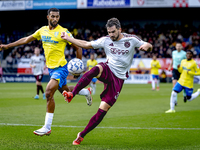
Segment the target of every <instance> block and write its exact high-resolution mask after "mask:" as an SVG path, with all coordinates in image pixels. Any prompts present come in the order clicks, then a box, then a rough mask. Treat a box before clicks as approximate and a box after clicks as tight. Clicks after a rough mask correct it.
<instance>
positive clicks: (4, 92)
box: [0, 83, 200, 150]
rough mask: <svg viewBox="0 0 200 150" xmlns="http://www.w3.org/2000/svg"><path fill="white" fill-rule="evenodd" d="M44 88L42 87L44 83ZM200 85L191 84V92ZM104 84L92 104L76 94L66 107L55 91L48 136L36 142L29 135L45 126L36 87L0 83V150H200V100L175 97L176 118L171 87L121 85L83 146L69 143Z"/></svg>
mask: <svg viewBox="0 0 200 150" xmlns="http://www.w3.org/2000/svg"><path fill="white" fill-rule="evenodd" d="M43 86H44V87H45V86H46V83H43ZM199 87H200V86H199V85H197V84H195V85H194V91H195V92H196V90H197V89H198V88H199ZM102 90H103V84H97V91H96V95H94V96H93V105H92V106H91V107H89V106H87V104H86V100H85V98H84V97H82V96H79V95H77V96H76V97H75V98H74V99H73V100H72V102H71V103H69V104H68V103H66V102H65V101H64V98H63V97H62V95H61V94H60V93H59V92H58V91H57V92H56V94H55V96H54V98H55V101H56V109H55V114H54V120H53V124H52V133H51V135H50V136H43V137H39V136H36V135H34V134H33V131H34V130H36V129H39V128H41V127H42V125H43V124H44V119H45V114H46V101H45V100H43V99H42V96H41V95H40V99H39V100H34V99H33V97H34V96H35V92H36V86H35V84H34V83H6V84H3V83H0V149H1V150H4V149H5V150H12V149H16V150H28V149H34V150H36V149H37V150H45V149H49V150H62V149H63V150H173V149H174V150H175V149H177V150H194V149H197V150H199V149H200V97H198V98H197V99H195V100H193V101H192V102H187V103H184V102H183V95H182V93H180V94H179V95H178V106H177V107H176V113H175V114H165V113H164V112H165V111H166V110H168V109H169V100H170V95H171V91H172V84H161V85H160V91H151V85H150V84H147V85H138V84H125V85H124V87H123V89H122V92H121V94H120V96H119V98H118V100H117V102H116V103H115V105H114V106H113V108H111V109H110V110H109V112H108V113H107V115H106V116H105V118H104V120H103V121H102V122H101V123H100V124H99V126H98V128H96V129H94V130H93V131H92V132H90V133H89V134H88V135H87V136H85V138H84V140H83V142H82V143H81V145H78V146H73V145H72V141H73V140H74V139H75V138H76V135H77V133H78V132H80V131H82V130H83V129H84V127H85V126H86V125H87V123H88V121H89V119H90V118H91V117H92V116H93V115H94V114H95V113H96V111H97V109H98V107H99V104H100V97H99V95H100V93H101V92H102Z"/></svg>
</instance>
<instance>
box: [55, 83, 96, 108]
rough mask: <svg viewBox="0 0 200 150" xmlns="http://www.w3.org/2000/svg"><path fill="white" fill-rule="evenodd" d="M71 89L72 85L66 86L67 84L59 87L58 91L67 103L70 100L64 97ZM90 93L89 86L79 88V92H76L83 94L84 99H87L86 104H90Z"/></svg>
mask: <svg viewBox="0 0 200 150" xmlns="http://www.w3.org/2000/svg"><path fill="white" fill-rule="evenodd" d="M73 89H74V86H67V85H64V86H63V87H62V88H61V89H59V91H60V93H61V94H62V95H63V96H64V97H65V101H67V102H68V103H69V102H70V101H68V100H67V99H66V97H67V94H68V92H72V91H73ZM91 93H92V88H90V87H89V88H87V89H82V90H80V91H79V93H78V94H79V95H83V96H85V98H86V100H87V104H88V105H89V106H91V105H92V96H91Z"/></svg>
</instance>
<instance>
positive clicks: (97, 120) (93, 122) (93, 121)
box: [80, 108, 107, 138]
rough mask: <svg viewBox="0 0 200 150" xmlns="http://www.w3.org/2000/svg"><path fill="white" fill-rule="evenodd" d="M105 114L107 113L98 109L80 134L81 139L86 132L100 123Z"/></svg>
mask: <svg viewBox="0 0 200 150" xmlns="http://www.w3.org/2000/svg"><path fill="white" fill-rule="evenodd" d="M106 113H107V111H104V110H102V109H100V108H99V109H98V111H97V113H96V114H95V115H94V116H93V117H92V118H91V119H90V121H89V123H88V125H87V126H86V127H85V129H84V130H83V131H82V132H81V133H80V136H81V137H82V138H83V137H84V136H85V135H86V134H87V133H88V132H90V131H91V130H93V129H94V128H95V127H96V126H97V125H98V124H99V123H100V122H101V121H102V119H103V118H104V116H105V115H106Z"/></svg>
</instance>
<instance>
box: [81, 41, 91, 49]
mask: <svg viewBox="0 0 200 150" xmlns="http://www.w3.org/2000/svg"><path fill="white" fill-rule="evenodd" d="M83 48H84V49H92V48H93V47H92V45H91V43H90V42H86V43H84V44H83Z"/></svg>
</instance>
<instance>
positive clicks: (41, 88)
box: [39, 85, 44, 93]
mask: <svg viewBox="0 0 200 150" xmlns="http://www.w3.org/2000/svg"><path fill="white" fill-rule="evenodd" d="M39 87H40V90H41V92H42V93H44V90H43V87H42V85H40V86H39Z"/></svg>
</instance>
